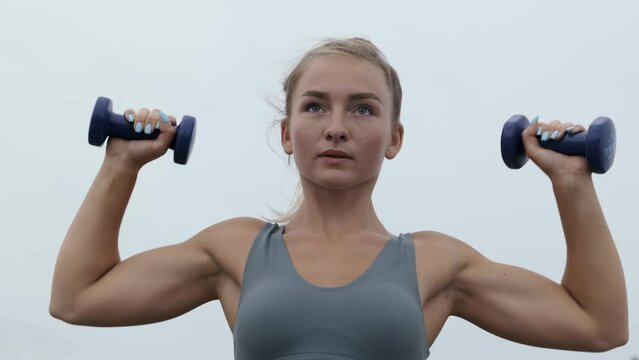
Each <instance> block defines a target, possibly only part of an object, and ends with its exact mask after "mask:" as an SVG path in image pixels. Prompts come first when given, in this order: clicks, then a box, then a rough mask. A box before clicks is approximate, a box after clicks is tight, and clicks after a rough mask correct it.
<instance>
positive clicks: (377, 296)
mask: <svg viewBox="0 0 639 360" xmlns="http://www.w3.org/2000/svg"><path fill="white" fill-rule="evenodd" d="M284 228H285V227H284V226H281V227H280V226H279V225H278V224H277V223H267V224H266V225H265V226H264V228H262V230H261V231H260V232H259V233H258V235H257V237H256V238H255V240H254V242H253V245H252V246H251V250H250V252H249V256H248V260H247V262H246V266H245V268H244V280H243V282H244V284H243V286H242V292H241V295H240V304H239V309H238V313H237V319H236V322H235V329H234V330H233V348H234V352H235V359H236V360H267V359H268V360H271V359H277V360H294V359H295V360H311V359H322V360H324V359H328V360H353V359H358V360H389V359H393V360H424V359H426V358H428V355H429V354H430V352H429V348H428V344H427V343H426V329H425V328H424V321H423V315H422V306H421V303H420V300H419V290H418V287H417V276H416V269H415V251H414V243H413V240H412V239H411V237H410V233H409V234H400V235H399V237H397V236H395V235H393V236H391V238H390V239H389V241H388V242H387V243H386V245H385V246H384V248H383V249H382V251H381V252H380V253H379V255H378V256H377V258H376V259H375V261H374V262H373V264H372V265H371V266H370V267H369V268H368V269H367V270H366V272H364V274H362V275H361V276H360V277H358V278H357V279H355V280H354V281H353V282H351V283H349V284H347V285H344V286H339V287H331V288H326V287H318V286H315V285H313V284H311V283H309V282H307V281H306V280H304V278H302V277H301V276H300V275H299V273H298V272H297V270H296V269H295V267H294V265H293V263H292V262H291V259H290V257H289V255H288V250H287V249H286V245H285V243H284V238H283V236H282V234H283V233H284Z"/></svg>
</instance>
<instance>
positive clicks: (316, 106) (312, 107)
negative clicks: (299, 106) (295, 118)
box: [304, 103, 322, 113]
mask: <svg viewBox="0 0 639 360" xmlns="http://www.w3.org/2000/svg"><path fill="white" fill-rule="evenodd" d="M310 109H315V110H317V111H313V110H311V111H310V112H312V113H317V112H319V111H320V110H321V109H322V107H321V106H320V105H319V104H318V103H309V104H308V105H306V106H305V107H304V110H305V111H309V110H310Z"/></svg>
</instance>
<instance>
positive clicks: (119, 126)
mask: <svg viewBox="0 0 639 360" xmlns="http://www.w3.org/2000/svg"><path fill="white" fill-rule="evenodd" d="M195 129H196V127H195V118H194V117H193V116H188V115H185V116H183V117H182V121H181V122H180V125H178V126H177V128H176V129H175V130H176V133H175V137H174V138H173V141H172V142H171V145H169V148H170V149H173V161H174V162H176V163H178V164H182V165H185V164H186V163H187V162H188V161H189V157H190V155H191V149H193V143H195ZM159 135H160V130H159V129H155V130H154V131H153V132H152V133H150V134H145V133H143V132H141V133H136V132H135V131H134V130H133V127H132V126H131V124H130V123H129V122H128V121H126V120H125V119H124V115H121V114H114V113H113V103H112V102H111V99H109V98H106V97H102V96H100V97H98V100H97V101H96V102H95V106H94V107H93V115H92V116H91V125H90V126H89V144H91V145H95V146H102V144H103V143H104V141H105V140H106V138H107V137H109V136H114V137H117V138H122V139H127V140H152V139H156V138H157V137H158V136H159Z"/></svg>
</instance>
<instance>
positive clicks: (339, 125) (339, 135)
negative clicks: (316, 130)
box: [324, 114, 349, 141]
mask: <svg viewBox="0 0 639 360" xmlns="http://www.w3.org/2000/svg"><path fill="white" fill-rule="evenodd" d="M324 137H325V138H326V140H328V141H337V140H342V141H345V140H347V139H348V138H349V133H348V131H347V130H346V128H345V127H344V119H343V118H342V116H341V115H339V114H336V115H334V116H332V117H331V121H330V123H329V125H328V127H327V128H326V130H324Z"/></svg>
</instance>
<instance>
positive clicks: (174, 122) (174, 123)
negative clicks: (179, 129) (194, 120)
mask: <svg viewBox="0 0 639 360" xmlns="http://www.w3.org/2000/svg"><path fill="white" fill-rule="evenodd" d="M169 120H171V124H173V126H175V125H177V120H176V119H175V116H169Z"/></svg>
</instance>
